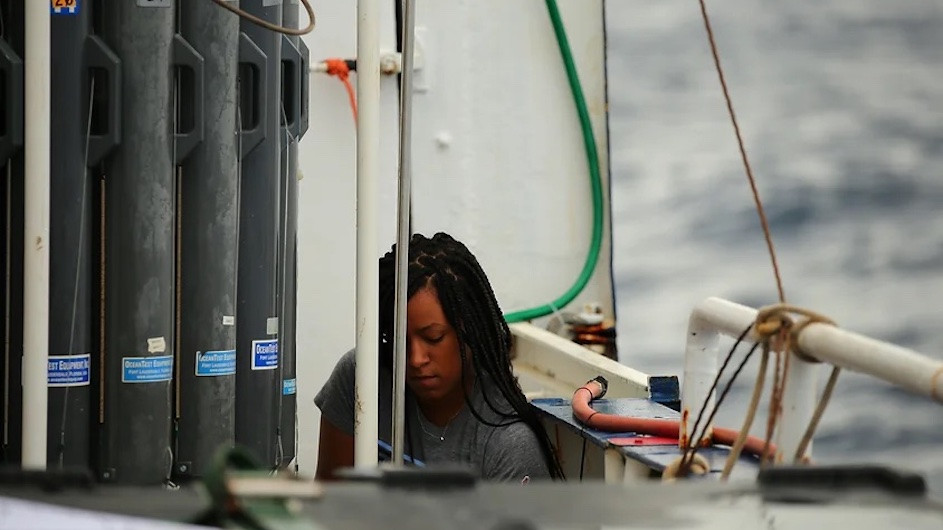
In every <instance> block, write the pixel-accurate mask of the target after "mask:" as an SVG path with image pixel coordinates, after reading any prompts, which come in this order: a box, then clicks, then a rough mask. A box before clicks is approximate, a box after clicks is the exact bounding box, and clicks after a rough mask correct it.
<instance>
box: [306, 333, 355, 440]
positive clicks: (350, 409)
mask: <svg viewBox="0 0 943 530" xmlns="http://www.w3.org/2000/svg"><path fill="white" fill-rule="evenodd" d="M356 362H357V361H356V357H355V356H354V351H353V350H350V351H349V352H347V353H345V354H344V355H342V356H341V358H340V359H339V360H338V361H337V364H336V365H334V371H332V372H331V376H330V377H328V379H327V381H326V382H325V383H324V386H323V387H321V391H320V392H318V395H317V396H315V397H314V404H315V405H317V406H318V408H319V409H321V416H322V417H324V418H325V419H327V420H328V421H330V422H331V424H332V425H334V426H335V427H337V428H338V429H340V430H341V431H343V432H345V433H347V434H349V435H351V436H353V435H354V383H355V380H356V366H357V365H356Z"/></svg>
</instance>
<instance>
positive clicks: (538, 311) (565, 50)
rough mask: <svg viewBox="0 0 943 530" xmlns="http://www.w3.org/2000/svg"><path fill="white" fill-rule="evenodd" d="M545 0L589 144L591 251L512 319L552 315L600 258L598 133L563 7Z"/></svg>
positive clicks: (580, 286) (510, 318)
mask: <svg viewBox="0 0 943 530" xmlns="http://www.w3.org/2000/svg"><path fill="white" fill-rule="evenodd" d="M546 3H547V12H548V13H549V14H550V21H551V22H553V32H554V33H555V34H556V37H557V44H558V45H559V46H560V55H562V56H563V64H564V65H565V66H566V76H567V79H568V80H569V82H570V91H571V92H572V93H573V102H574V103H576V111H577V112H578V113H579V116H580V127H581V129H582V131H583V146H584V147H585V148H586V161H587V163H588V164H589V173H590V183H591V184H592V188H593V239H592V243H591V244H590V247H589V253H588V254H587V255H586V263H584V264H583V270H582V271H580V276H579V278H577V279H576V281H575V282H574V283H573V285H572V286H571V287H570V288H569V289H567V291H566V292H565V293H563V294H562V295H560V297H559V298H557V299H556V300H554V301H553V302H551V303H549V304H544V305H541V306H537V307H532V308H530V309H523V310H521V311H515V312H513V313H508V314H507V315H505V316H504V318H505V319H506V320H507V321H508V322H509V323H513V322H521V321H524V320H531V319H534V318H539V317H542V316H545V315H549V314H550V313H552V312H554V311H555V310H557V309H560V308H562V307H564V306H565V305H567V304H569V303H570V302H572V301H573V299H574V298H576V295H578V294H579V293H580V291H582V290H583V288H584V287H586V284H587V283H589V278H590V277H591V276H592V275H593V270H594V269H595V268H596V263H597V262H598V261H599V251H600V247H601V246H602V228H603V225H602V223H603V220H602V210H603V203H602V179H601V178H600V176H599V153H598V152H597V151H596V137H595V136H594V135H593V125H592V122H590V120H589V111H588V110H587V109H586V98H585V97H584V96H583V87H582V86H581V85H580V78H579V75H577V73H576V65H575V64H574V63H573V53H572V52H571V51H570V43H569V41H568V40H567V38H566V28H564V27H563V20H562V19H561V18H560V10H559V9H558V8H557V2H556V0H546Z"/></svg>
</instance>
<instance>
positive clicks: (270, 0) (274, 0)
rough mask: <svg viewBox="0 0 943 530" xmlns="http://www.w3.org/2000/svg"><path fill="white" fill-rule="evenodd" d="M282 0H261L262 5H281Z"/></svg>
mask: <svg viewBox="0 0 943 530" xmlns="http://www.w3.org/2000/svg"><path fill="white" fill-rule="evenodd" d="M281 4H282V0H262V7H271V6H277V5H281Z"/></svg>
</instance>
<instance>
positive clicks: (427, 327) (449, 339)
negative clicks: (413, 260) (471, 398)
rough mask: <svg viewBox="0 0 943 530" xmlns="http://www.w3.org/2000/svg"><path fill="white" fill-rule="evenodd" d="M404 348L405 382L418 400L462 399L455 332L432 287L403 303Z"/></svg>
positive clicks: (460, 361) (417, 292)
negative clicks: (405, 358) (405, 356)
mask: <svg viewBox="0 0 943 530" xmlns="http://www.w3.org/2000/svg"><path fill="white" fill-rule="evenodd" d="M406 352H407V363H406V382H407V383H408V384H409V388H410V389H411V390H412V391H413V393H414V394H415V395H416V397H417V398H418V399H419V400H420V401H422V402H426V403H430V402H436V401H442V400H446V401H452V400H455V399H459V398H461V399H464V394H463V393H462V388H461V382H462V358H461V355H460V354H459V346H458V336H457V335H456V333H455V329H454V328H453V327H452V325H451V324H450V323H449V321H448V320H447V319H446V318H445V313H444V312H443V311H442V304H440V303H439V296H438V294H437V293H436V291H435V289H434V288H433V287H424V288H422V289H420V290H419V291H416V293H415V294H414V295H413V296H412V298H410V299H409V301H408V302H407V304H406Z"/></svg>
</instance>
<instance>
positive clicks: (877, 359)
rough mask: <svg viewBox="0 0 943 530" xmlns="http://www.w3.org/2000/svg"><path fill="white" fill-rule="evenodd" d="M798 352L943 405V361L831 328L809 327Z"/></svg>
mask: <svg viewBox="0 0 943 530" xmlns="http://www.w3.org/2000/svg"><path fill="white" fill-rule="evenodd" d="M799 348H801V349H802V351H803V352H805V353H806V354H808V355H809V356H810V357H814V358H816V359H818V360H820V361H823V362H826V363H829V364H833V365H835V366H838V367H841V368H845V369H848V370H852V371H854V372H860V373H864V374H869V375H873V376H874V377H877V378H878V379H882V380H884V381H887V382H889V383H891V384H893V385H896V386H899V387H901V388H903V389H905V390H909V391H910V392H913V393H915V394H919V395H922V396H927V397H929V398H932V399H933V400H935V401H938V402H943V361H939V360H936V359H931V358H929V357H927V356H925V355H923V354H920V353H917V352H915V351H913V350H909V349H907V348H901V347H900V346H895V345H894V344H889V343H887V342H882V341H879V340H875V339H871V338H868V337H865V336H863V335H859V334H857V333H853V332H851V331H846V330H843V329H841V328H838V327H835V326H829V325H828V324H809V325H808V326H806V328H805V329H804V330H802V333H800V334H799Z"/></svg>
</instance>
